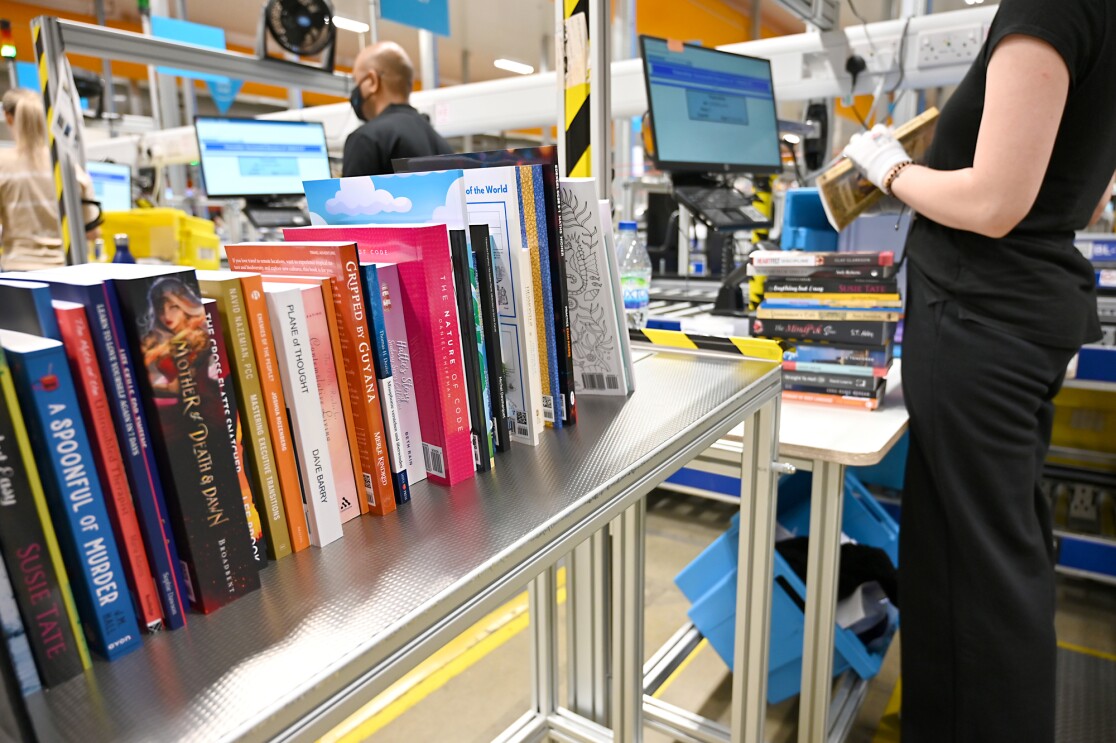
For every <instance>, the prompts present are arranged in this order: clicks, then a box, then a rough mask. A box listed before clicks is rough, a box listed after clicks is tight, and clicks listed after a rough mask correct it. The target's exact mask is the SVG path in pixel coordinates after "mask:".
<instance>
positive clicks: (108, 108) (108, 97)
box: [93, 0, 116, 137]
mask: <svg viewBox="0 0 1116 743" xmlns="http://www.w3.org/2000/svg"><path fill="white" fill-rule="evenodd" d="M93 12H94V13H96V15H97V25H98V26H104V25H105V0H94V3H93ZM101 77H102V78H104V84H105V93H104V96H105V97H104V109H105V113H106V114H108V115H109V136H112V137H114V136H116V128H115V127H114V126H113V123H112V115H113V114H115V113H116V96H115V95H114V92H115V91H114V90H113V84H112V61H111V60H110V59H109V58H108V57H105V58H104V59H103V60H101Z"/></svg>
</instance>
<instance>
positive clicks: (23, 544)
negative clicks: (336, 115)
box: [0, 148, 634, 694]
mask: <svg viewBox="0 0 1116 743" xmlns="http://www.w3.org/2000/svg"><path fill="white" fill-rule="evenodd" d="M499 154H501V155H503V156H505V157H507V156H508V155H509V154H512V155H515V153H507V152H504V153H499ZM480 155H484V153H480ZM458 157H460V156H458ZM518 157H521V159H523V160H526V161H527V162H528V163H529V164H522V165H512V166H506V165H499V164H496V165H494V164H492V163H490V162H488V161H486V160H485V159H484V158H483V157H482V158H481V159H480V160H478V164H479V165H483V166H484V167H477V168H470V169H468V170H462V169H457V170H441V171H433V172H415V173H407V174H399V175H388V176H375V177H371V178H369V177H362V178H350V179H332V180H326V181H314V182H308V183H306V184H305V186H306V192H307V197H308V204H309V207H310V210H311V212H312V213H313V217H314V218H313V225H314V226H312V227H308V228H302V229H291V230H287V231H286V233H285V241H284V242H278V243H242V244H237V245H228V246H226V249H225V250H226V254H227V256H228V262H229V266H230V269H231V270H225V271H196V270H194V269H193V268H188V267H183V266H170V265H147V264H144V265H124V264H91V265H83V266H70V267H65V268H58V269H50V270H44V271H36V272H30V273H9V274H0V306H3V307H4V310H3V312H0V393H2V395H0V628H2V633H0V650H2V651H3V652H0V663H3V662H5V661H4V660H3V659H4V658H8V659H10V662H11V664H12V665H14V666H15V670H16V671H17V673H16V677H18V679H19V680H20V688H21V691H22V692H23V693H24V694H28V693H31V692H33V691H35V690H36V689H39V688H44V687H51V686H54V685H56V684H59V683H62V682H64V681H66V680H67V679H69V678H73V677H74V676H76V675H80V674H81V673H82V672H83V671H84V669H86V668H88V667H89V666H90V663H91V658H92V656H91V654H90V650H92V651H93V653H94V654H96V655H97V656H99V657H100V658H103V659H105V660H113V659H116V658H118V657H120V656H122V655H125V654H127V653H128V652H130V651H132V650H134V649H136V648H137V647H139V646H140V645H141V644H142V639H141V638H142V635H141V632H143V631H145V630H146V631H147V632H156V631H159V630H174V629H177V628H180V627H183V626H184V625H185V624H186V622H187V618H188V609H189V608H191V607H192V608H193V609H194V610H196V611H199V612H202V613H209V612H212V611H216V610H217V609H220V608H221V607H223V606H225V605H227V604H229V603H230V602H232V601H234V600H235V599H237V598H239V597H241V596H244V595H246V594H248V593H251V592H253V591H256V590H258V589H259V588H260V585H261V579H260V572H261V571H262V570H265V569H266V568H267V567H268V566H269V565H270V564H272V563H274V562H275V561H278V560H285V559H289V558H290V556H291V555H293V554H294V553H298V552H300V551H303V550H307V549H309V548H325V549H328V548H329V545H330V544H331V543H333V542H335V541H336V540H339V539H342V538H343V537H344V531H345V524H346V523H347V522H350V521H352V520H355V519H359V518H360V517H361V516H362V515H363V514H372V515H374V516H386V515H388V514H390V513H391V512H393V511H395V510H396V509H397V508H402V507H406V506H405V504H407V503H408V502H409V501H410V500H411V498H412V487H413V486H414V485H415V484H416V483H418V482H420V481H422V480H428V481H430V482H432V483H435V484H441V485H454V484H456V483H459V482H462V481H464V480H466V479H468V478H471V477H474V476H476V475H477V474H478V473H488V472H490V471H491V470H493V469H495V468H498V467H499V463H500V461H501V459H502V458H504V457H511V456H516V450H517V449H518V450H519V455H521V456H523V455H528V456H529V452H526V453H525V452H524V451H523V449H524V445H526V446H535V445H538V444H539V443H540V440H541V439H542V438H543V437H544V436H547V435H553V434H551V433H550V431H556V430H558V429H561V428H563V427H566V426H571V425H575V424H576V422H577V410H578V406H579V403H580V404H581V405H585V404H586V402H587V400H588V401H591V400H592V399H593V398H592V397H587V396H591V395H617V396H624V395H627V394H629V393H630V392H631V391H632V390H633V389H634V377H633V374H632V361H631V351H630V349H629V347H628V335H627V332H626V330H625V325H624V319H623V304H622V302H620V301H619V296H620V295H619V274H618V270H617V266H616V255H615V251H614V250H613V249H612V246H611V237H610V235H611V229H610V227H611V225H610V224H608V221H609V219H610V217H609V215H608V214H607V212H604V213H602V208H601V203H600V202H599V201H597V199H596V196H595V190H594V184H593V182H592V181H591V180H587V179H581V180H578V179H572V180H569V181H566V180H564V179H559V178H558V176H557V166H556V153H554V151H553V148H537V149H536V150H531V151H529V152H525V153H519V155H518ZM579 398H580V399H579ZM589 404H591V402H590V403H589ZM517 445H518V446H517ZM416 497H417V496H416ZM0 670H2V669H0Z"/></svg>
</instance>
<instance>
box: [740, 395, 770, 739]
mask: <svg viewBox="0 0 1116 743" xmlns="http://www.w3.org/2000/svg"><path fill="white" fill-rule="evenodd" d="M779 405H780V401H779V398H776V399H774V400H772V401H771V402H769V403H767V404H766V405H764V406H763V407H762V408H760V409H759V410H758V411H756V413H754V414H753V415H752V417H751V418H749V419H748V420H747V421H745V424H744V451H743V454H742V456H741V461H740V566H739V571H738V577H737V584H736V646H735V648H734V651H733V671H734V673H733V675H732V741H733V743H761V742H762V741H763V740H764V734H763V727H764V721H765V719H766V716H767V662H768V652H767V651H768V644H769V641H770V636H771V633H770V628H771V583H772V571H773V569H774V560H775V558H774V543H775V496H776V489H777V486H778V476H777V475H776V474H775V472H774V471H773V469H772V465H773V463H774V462H775V457H776V454H777V449H778V443H779V442H778V437H777V431H778V430H779Z"/></svg>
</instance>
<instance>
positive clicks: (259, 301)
mask: <svg viewBox="0 0 1116 743" xmlns="http://www.w3.org/2000/svg"><path fill="white" fill-rule="evenodd" d="M240 285H241V287H242V288H243V289H244V295H243V296H244V309H245V311H246V312H247V314H248V322H249V326H250V330H249V335H250V336H251V339H252V349H253V350H254V351H255V352H256V363H257V369H258V371H259V380H260V393H261V394H262V395H263V408H264V415H265V417H266V418H267V428H268V433H270V434H271V447H272V452H273V454H274V456H275V470H276V474H277V476H278V478H279V492H280V495H281V496H282V499H283V509H282V510H283V516H284V517H285V519H286V526H287V534H288V536H289V537H290V544H291V551H292V552H299V551H301V550H304V549H306V548H307V547H309V546H310V532H309V531H308V528H307V525H306V516H305V512H304V510H303V507H302V483H301V481H300V480H299V475H298V463H297V462H296V461H295V451H294V442H293V441H291V431H290V421H289V419H288V418H287V402H286V396H285V395H284V393H283V381H282V379H281V378H280V374H279V366H278V362H277V361H276V359H275V343H274V339H273V337H272V331H271V315H270V312H269V311H268V308H267V300H266V299H265V298H264V292H263V280H262V279H261V278H260V277H259V276H258V275H250V276H241V278H240ZM272 516H273V514H272ZM271 544H274V542H271Z"/></svg>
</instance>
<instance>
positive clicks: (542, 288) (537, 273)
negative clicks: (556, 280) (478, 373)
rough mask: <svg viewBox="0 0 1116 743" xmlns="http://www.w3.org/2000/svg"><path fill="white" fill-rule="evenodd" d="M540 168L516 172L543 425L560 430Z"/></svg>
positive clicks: (533, 167)
mask: <svg viewBox="0 0 1116 743" xmlns="http://www.w3.org/2000/svg"><path fill="white" fill-rule="evenodd" d="M538 169H539V166H530V165H523V166H520V167H518V168H516V178H517V179H518V180H517V186H518V195H519V218H520V221H521V222H522V229H523V235H524V239H525V241H526V248H527V251H528V252H529V253H530V254H531V291H532V292H533V293H534V297H535V327H536V328H537V331H538V343H539V366H540V367H541V369H542V390H543V399H542V406H543V408H542V411H543V421H545V422H546V425H547V426H550V427H553V428H561V427H562V416H561V413H560V412H559V411H561V409H562V393H561V385H560V384H559V382H558V348H557V338H556V336H555V332H554V296H553V294H552V293H551V292H549V291H547V287H548V286H550V254H549V253H548V252H547V250H546V246H545V245H543V244H542V240H543V239H544V238H545V235H546V233H545V231H543V232H540V231H539V222H538V215H537V213H536V209H535V204H536V203H537V196H538V194H537V193H536V188H535V181H536V179H537V178H539V177H541V175H540V173H539V172H538Z"/></svg>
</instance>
